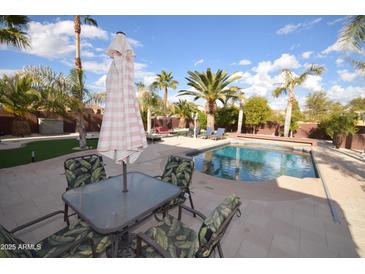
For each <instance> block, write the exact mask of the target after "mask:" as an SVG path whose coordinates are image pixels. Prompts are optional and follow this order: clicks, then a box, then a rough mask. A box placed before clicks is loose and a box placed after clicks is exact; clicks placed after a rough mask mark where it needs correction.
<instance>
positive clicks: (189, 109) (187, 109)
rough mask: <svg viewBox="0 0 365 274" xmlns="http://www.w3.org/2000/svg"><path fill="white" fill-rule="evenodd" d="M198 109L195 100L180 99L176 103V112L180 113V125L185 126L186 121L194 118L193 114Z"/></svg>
mask: <svg viewBox="0 0 365 274" xmlns="http://www.w3.org/2000/svg"><path fill="white" fill-rule="evenodd" d="M197 111H198V108H197V106H196V105H195V104H194V103H193V102H189V101H187V100H181V99H179V101H178V102H176V103H174V113H175V114H177V115H179V118H180V121H179V127H180V128H185V127H186V122H187V121H188V120H191V119H193V117H192V114H194V113H196V112H197Z"/></svg>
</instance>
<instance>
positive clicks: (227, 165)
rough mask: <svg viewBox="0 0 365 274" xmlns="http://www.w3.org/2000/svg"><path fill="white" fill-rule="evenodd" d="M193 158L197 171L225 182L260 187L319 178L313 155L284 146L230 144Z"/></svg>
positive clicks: (200, 153)
mask: <svg viewBox="0 0 365 274" xmlns="http://www.w3.org/2000/svg"><path fill="white" fill-rule="evenodd" d="M191 156H192V157H193V159H194V162H195V168H196V170H198V171H200V172H203V173H206V174H209V175H212V176H215V177H220V178H224V179H231V180H237V181H246V182H249V183H260V182H266V181H270V180H273V179H276V178H277V177H280V176H282V175H286V176H292V177H297V178H308V177H309V178H318V174H317V171H316V168H315V166H314V163H313V160H312V156H311V154H310V153H308V152H304V151H296V150H294V149H292V148H287V147H282V146H262V145H255V146H252V145H238V144H230V145H226V146H221V147H215V148H212V149H209V150H206V151H203V152H198V153H195V154H192V155H191Z"/></svg>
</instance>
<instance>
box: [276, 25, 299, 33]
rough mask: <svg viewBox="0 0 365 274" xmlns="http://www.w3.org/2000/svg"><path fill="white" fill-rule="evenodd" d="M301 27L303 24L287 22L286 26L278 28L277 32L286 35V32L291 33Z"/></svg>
mask: <svg viewBox="0 0 365 274" xmlns="http://www.w3.org/2000/svg"><path fill="white" fill-rule="evenodd" d="M300 27H301V24H296V25H294V24H287V25H285V26H284V27H282V28H280V29H278V30H277V31H276V34H278V35H285V34H288V33H291V32H293V31H295V30H297V29H299V28H300Z"/></svg>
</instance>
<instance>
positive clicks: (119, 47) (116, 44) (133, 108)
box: [97, 33, 147, 178]
mask: <svg viewBox="0 0 365 274" xmlns="http://www.w3.org/2000/svg"><path fill="white" fill-rule="evenodd" d="M106 53H107V55H108V56H110V57H111V58H113V62H112V63H111V65H110V69H109V72H108V74H107V78H106V93H107V98H106V104H105V113H104V117H103V123H102V126H101V130H100V137H99V143H98V148H97V150H98V152H99V153H100V154H102V155H105V156H106V157H109V158H111V159H113V160H114V161H115V162H116V163H118V164H122V163H123V167H124V165H125V163H126V162H127V160H128V161H129V162H130V163H132V162H134V161H135V160H136V159H137V158H138V156H139V155H140V153H141V152H142V151H143V149H144V148H146V147H147V141H146V135H145V131H144V128H143V123H142V118H141V115H140V112H139V106H138V101H137V98H136V91H135V85H134V51H133V49H132V47H131V45H130V44H129V42H128V40H127V37H126V36H125V34H123V33H117V34H116V36H115V37H114V39H113V41H112V43H111V44H110V46H109V47H108V49H107V52H106ZM125 175H126V174H125ZM125 178H126V176H125Z"/></svg>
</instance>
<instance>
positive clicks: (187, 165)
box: [155, 155, 195, 219]
mask: <svg viewBox="0 0 365 274" xmlns="http://www.w3.org/2000/svg"><path fill="white" fill-rule="evenodd" d="M193 172H194V161H193V160H192V159H188V158H185V157H182V156H175V155H170V156H169V158H168V159H167V163H166V166H165V169H164V171H163V173H162V175H161V176H155V178H158V179H160V180H161V181H163V182H166V183H170V184H174V185H177V186H178V187H180V188H181V194H180V196H179V197H177V198H176V199H174V200H172V201H171V202H169V203H168V204H166V205H164V206H163V207H162V208H161V209H160V211H159V212H162V213H163V215H164V217H165V216H166V214H167V212H168V210H169V209H171V208H173V207H176V206H178V205H181V204H183V203H184V202H185V200H186V196H188V197H189V201H190V205H191V208H192V209H194V204H193V199H192V197H191V192H190V184H191V180H192V177H193ZM155 216H156V215H155ZM156 217H157V216H156ZM194 217H195V214H194ZM157 219H158V218H157Z"/></svg>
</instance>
